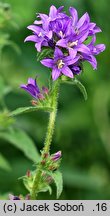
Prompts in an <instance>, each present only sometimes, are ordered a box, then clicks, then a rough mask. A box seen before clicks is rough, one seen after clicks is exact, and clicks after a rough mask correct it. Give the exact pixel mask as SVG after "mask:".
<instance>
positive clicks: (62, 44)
mask: <svg viewBox="0 0 110 216" xmlns="http://www.w3.org/2000/svg"><path fill="white" fill-rule="evenodd" d="M56 45H57V46H61V47H64V48H66V47H67V40H65V39H61V40H59V41H58V42H57V43H56Z"/></svg>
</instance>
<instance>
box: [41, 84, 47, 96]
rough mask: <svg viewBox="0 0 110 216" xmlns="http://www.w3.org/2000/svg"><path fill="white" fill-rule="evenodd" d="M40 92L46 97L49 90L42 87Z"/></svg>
mask: <svg viewBox="0 0 110 216" xmlns="http://www.w3.org/2000/svg"><path fill="white" fill-rule="evenodd" d="M42 92H43V93H44V94H46V95H47V94H48V93H49V89H48V88H47V87H44V86H43V87H42Z"/></svg>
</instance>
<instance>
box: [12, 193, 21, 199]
mask: <svg viewBox="0 0 110 216" xmlns="http://www.w3.org/2000/svg"><path fill="white" fill-rule="evenodd" d="M9 200H20V198H19V197H18V196H14V195H13V194H9Z"/></svg>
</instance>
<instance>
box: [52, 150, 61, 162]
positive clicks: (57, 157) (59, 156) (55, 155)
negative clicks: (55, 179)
mask: <svg viewBox="0 0 110 216" xmlns="http://www.w3.org/2000/svg"><path fill="white" fill-rule="evenodd" d="M51 158H52V160H53V161H57V160H59V159H60V158H61V151H58V152H57V153H55V154H54V155H52V157H51Z"/></svg>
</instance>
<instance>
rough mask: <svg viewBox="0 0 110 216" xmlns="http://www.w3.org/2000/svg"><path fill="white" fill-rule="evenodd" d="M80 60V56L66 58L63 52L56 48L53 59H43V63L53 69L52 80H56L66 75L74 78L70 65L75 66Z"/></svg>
mask: <svg viewBox="0 0 110 216" xmlns="http://www.w3.org/2000/svg"><path fill="white" fill-rule="evenodd" d="M78 59H79V56H77V57H75V58H73V57H71V56H64V54H63V52H62V51H61V50H60V49H59V48H57V47H56V49H55V53H54V58H53V59H43V60H42V61H41V63H42V64H43V65H44V66H46V67H49V68H52V79H53V80H56V79H57V78H58V77H59V76H60V75H62V74H64V75H65V76H68V77H70V78H73V73H72V71H71V70H70V68H69V65H72V64H74V63H75V62H77V61H78Z"/></svg>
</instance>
